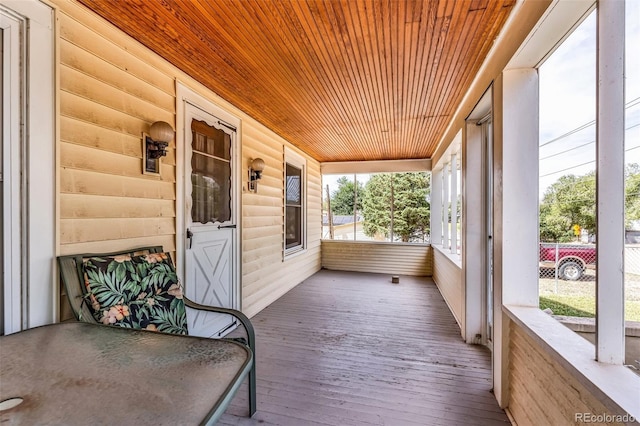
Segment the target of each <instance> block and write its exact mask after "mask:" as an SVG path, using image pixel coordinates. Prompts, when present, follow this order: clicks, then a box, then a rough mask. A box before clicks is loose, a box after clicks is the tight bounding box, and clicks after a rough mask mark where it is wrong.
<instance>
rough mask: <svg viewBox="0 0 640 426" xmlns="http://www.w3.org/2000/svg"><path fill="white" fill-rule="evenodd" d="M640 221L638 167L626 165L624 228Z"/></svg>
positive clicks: (639, 176)
mask: <svg viewBox="0 0 640 426" xmlns="http://www.w3.org/2000/svg"><path fill="white" fill-rule="evenodd" d="M638 220H640V166H638V164H636V163H632V164H628V165H627V168H626V169H625V226H626V227H627V228H631V227H632V224H631V223H632V222H634V221H638Z"/></svg>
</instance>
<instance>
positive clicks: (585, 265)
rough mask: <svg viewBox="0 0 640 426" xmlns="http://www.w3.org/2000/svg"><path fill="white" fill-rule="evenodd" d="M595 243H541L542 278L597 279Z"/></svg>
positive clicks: (567, 279)
mask: <svg viewBox="0 0 640 426" xmlns="http://www.w3.org/2000/svg"><path fill="white" fill-rule="evenodd" d="M595 267H596V246H595V244H562V243H541V244H540V278H543V279H556V280H564V281H595Z"/></svg>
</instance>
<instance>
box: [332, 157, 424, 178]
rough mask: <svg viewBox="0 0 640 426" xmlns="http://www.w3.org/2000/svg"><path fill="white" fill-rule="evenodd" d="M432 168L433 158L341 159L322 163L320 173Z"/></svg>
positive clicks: (382, 171)
mask: <svg viewBox="0 0 640 426" xmlns="http://www.w3.org/2000/svg"><path fill="white" fill-rule="evenodd" d="M430 170H431V159H429V158H425V159H417V160H383V161H341V162H326V163H320V173H322V174H323V175H330V174H353V173H392V172H424V171H430Z"/></svg>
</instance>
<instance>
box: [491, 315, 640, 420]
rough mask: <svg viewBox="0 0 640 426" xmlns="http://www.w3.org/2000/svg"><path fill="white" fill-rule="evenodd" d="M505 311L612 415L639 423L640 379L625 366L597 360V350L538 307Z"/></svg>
mask: <svg viewBox="0 0 640 426" xmlns="http://www.w3.org/2000/svg"><path fill="white" fill-rule="evenodd" d="M502 310H503V312H504V313H505V314H507V315H508V316H509V318H510V319H511V320H513V321H514V322H515V323H516V324H518V325H519V326H520V327H522V329H523V330H524V331H525V333H527V335H528V336H529V337H531V338H532V339H533V340H534V341H535V342H536V343H537V344H539V345H540V347H541V348H542V350H543V351H544V352H545V353H547V354H548V355H550V356H551V358H552V359H553V360H554V361H556V362H558V363H559V364H560V365H561V366H562V367H563V368H565V369H566V370H567V372H569V374H571V375H572V376H573V377H574V378H575V379H576V380H577V381H578V382H579V383H580V384H582V385H583V386H584V387H585V388H587V390H588V391H589V392H591V393H592V394H593V395H594V396H595V397H596V398H597V399H598V400H600V401H601V402H602V403H603V404H604V405H605V406H606V407H607V408H608V409H609V410H611V412H612V413H613V414H616V415H617V414H620V415H624V414H629V415H630V416H633V417H634V418H635V420H636V422H638V421H639V419H640V405H638V395H640V376H638V375H637V374H635V373H634V372H632V371H631V370H630V369H629V368H628V367H625V366H623V365H613V364H604V363H600V362H597V361H596V360H595V347H594V346H593V344H591V343H589V342H588V341H587V340H585V339H584V338H582V337H580V336H579V335H577V334H576V333H574V332H573V331H571V330H569V329H568V328H567V327H565V326H564V325H562V324H561V323H560V322H558V321H557V320H555V319H554V318H552V317H551V316H550V315H548V314H546V313H544V312H542V311H541V310H540V309H539V308H538V307H532V306H516V305H504V306H503V307H502Z"/></svg>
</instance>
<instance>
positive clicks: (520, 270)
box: [502, 68, 539, 306]
mask: <svg viewBox="0 0 640 426" xmlns="http://www.w3.org/2000/svg"><path fill="white" fill-rule="evenodd" d="M502 102H503V110H502V111H503V112H502V114H503V115H502V156H503V158H502V282H503V293H502V300H503V303H505V304H507V303H509V304H514V305H521V306H538V303H539V302H538V274H539V271H538V257H539V248H538V234H539V231H538V180H539V179H538V175H539V173H538V167H539V166H538V157H539V153H538V151H539V147H538V144H539V142H538V137H539V127H538V116H539V109H538V71H537V70H536V69H533V68H531V69H518V70H511V71H505V72H504V73H503V99H502Z"/></svg>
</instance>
